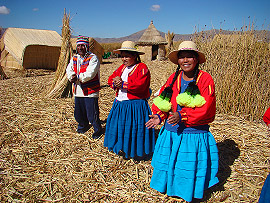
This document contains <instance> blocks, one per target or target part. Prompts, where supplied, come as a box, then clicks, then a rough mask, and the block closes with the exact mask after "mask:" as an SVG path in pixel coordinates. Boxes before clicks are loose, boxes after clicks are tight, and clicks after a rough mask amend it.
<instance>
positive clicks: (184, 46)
mask: <svg viewBox="0 0 270 203" xmlns="http://www.w3.org/2000/svg"><path fill="white" fill-rule="evenodd" d="M179 51H195V52H197V53H198V55H199V58H198V61H199V64H201V63H204V62H205V61H206V59H205V55H204V53H202V52H200V51H199V50H198V48H197V46H196V44H195V43H194V42H192V41H183V42H182V43H181V44H179V47H178V50H176V51H172V52H170V53H169V55H168V57H169V59H170V61H171V62H173V63H174V64H178V57H177V55H178V52H179Z"/></svg>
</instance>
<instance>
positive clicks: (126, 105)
mask: <svg viewBox="0 0 270 203" xmlns="http://www.w3.org/2000/svg"><path fill="white" fill-rule="evenodd" d="M114 53H117V54H120V55H121V58H122V61H123V64H122V65H121V66H120V67H119V68H118V69H117V70H116V71H114V72H113V74H112V75H111V76H110V77H109V79H108V84H109V85H110V87H112V88H113V89H114V90H115V91H116V98H115V100H114V103H113V106H112V108H111V111H110V114H109V116H108V118H107V124H106V131H105V138H104V146H105V147H108V149H109V150H110V151H113V152H115V153H116V154H119V155H122V156H124V157H125V158H139V159H142V157H143V158H144V157H147V155H151V154H152V153H153V151H154V146H155V135H154V129H148V128H147V127H146V126H145V123H146V122H147V121H148V120H149V114H151V109H150V107H149V105H148V102H147V98H149V97H150V92H149V86H150V72H149V70H148V68H147V66H146V65H145V64H144V63H141V62H140V57H139V55H141V54H144V53H143V52H140V51H138V50H137V48H136V46H135V43H134V42H132V41H125V42H123V43H122V46H121V48H120V49H117V50H114Z"/></svg>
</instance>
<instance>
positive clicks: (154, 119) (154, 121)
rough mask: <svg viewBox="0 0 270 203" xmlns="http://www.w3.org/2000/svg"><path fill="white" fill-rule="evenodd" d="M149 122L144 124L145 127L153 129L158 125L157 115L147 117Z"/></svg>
mask: <svg viewBox="0 0 270 203" xmlns="http://www.w3.org/2000/svg"><path fill="white" fill-rule="evenodd" d="M149 117H150V120H149V121H147V122H146V123H145V126H146V127H147V128H148V129H149V128H155V127H156V126H157V125H158V124H160V120H159V117H158V115H149Z"/></svg>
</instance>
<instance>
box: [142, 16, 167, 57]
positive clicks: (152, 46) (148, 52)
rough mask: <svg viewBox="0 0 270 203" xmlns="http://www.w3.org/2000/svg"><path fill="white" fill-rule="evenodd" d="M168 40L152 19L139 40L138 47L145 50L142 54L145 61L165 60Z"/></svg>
mask: <svg viewBox="0 0 270 203" xmlns="http://www.w3.org/2000/svg"><path fill="white" fill-rule="evenodd" d="M166 44H167V41H166V40H165V39H164V38H163V37H162V36H161V35H160V33H159V31H158V30H157V29H156V28H155V26H154V24H153V21H151V23H150V25H149V26H148V28H147V29H146V30H145V32H144V33H143V35H142V36H141V38H140V39H139V40H138V41H137V45H138V49H139V50H140V51H143V52H145V54H144V55H142V56H141V59H142V60H143V61H151V60H156V59H158V60H163V59H165V55H166V50H165V45H166Z"/></svg>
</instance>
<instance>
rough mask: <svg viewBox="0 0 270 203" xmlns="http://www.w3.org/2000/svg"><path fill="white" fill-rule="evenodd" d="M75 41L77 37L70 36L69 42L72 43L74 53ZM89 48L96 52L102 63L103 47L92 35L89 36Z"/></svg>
mask: <svg viewBox="0 0 270 203" xmlns="http://www.w3.org/2000/svg"><path fill="white" fill-rule="evenodd" d="M76 41H77V38H71V39H70V42H71V45H72V49H73V53H76ZM89 50H90V51H91V52H92V53H94V54H96V55H97V57H98V59H99V61H100V63H102V56H103V54H104V49H103V47H102V46H101V45H100V44H99V43H98V42H97V41H96V40H95V39H94V38H92V37H89Z"/></svg>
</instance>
